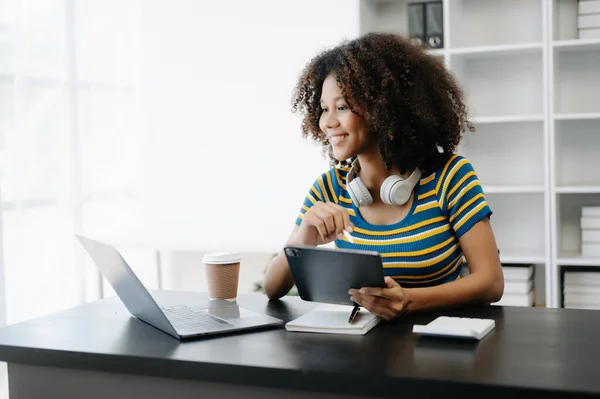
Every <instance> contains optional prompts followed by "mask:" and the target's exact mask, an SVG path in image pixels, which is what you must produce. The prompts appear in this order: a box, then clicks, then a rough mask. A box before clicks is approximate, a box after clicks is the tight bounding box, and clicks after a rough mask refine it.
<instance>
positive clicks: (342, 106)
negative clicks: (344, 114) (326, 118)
mask: <svg viewBox="0 0 600 399" xmlns="http://www.w3.org/2000/svg"><path fill="white" fill-rule="evenodd" d="M346 109H348V107H346V106H345V105H340V106H339V107H338V111H345V110H346Z"/></svg>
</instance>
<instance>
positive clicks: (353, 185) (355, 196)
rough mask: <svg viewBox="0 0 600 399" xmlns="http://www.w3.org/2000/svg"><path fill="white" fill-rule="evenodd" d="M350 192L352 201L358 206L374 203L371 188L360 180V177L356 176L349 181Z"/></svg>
mask: <svg viewBox="0 0 600 399" xmlns="http://www.w3.org/2000/svg"><path fill="white" fill-rule="evenodd" d="M348 193H349V194H350V198H351V199H352V202H353V203H354V205H356V206H357V207H361V206H367V205H371V204H372V203H373V197H371V193H369V190H368V189H367V188H366V187H365V185H364V184H363V182H362V181H361V180H360V177H356V178H354V179H352V180H351V181H350V182H348Z"/></svg>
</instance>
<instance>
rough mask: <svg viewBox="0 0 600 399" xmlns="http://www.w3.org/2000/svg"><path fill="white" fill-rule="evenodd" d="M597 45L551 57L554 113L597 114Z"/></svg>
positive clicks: (599, 107) (599, 53) (599, 60)
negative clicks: (591, 48)
mask: <svg viewBox="0 0 600 399" xmlns="http://www.w3.org/2000/svg"><path fill="white" fill-rule="evenodd" d="M598 65H600V48H598V49H597V51H578V52H569V53H568V54H556V55H555V56H554V82H553V84H554V112H555V113H556V114H568V115H569V114H584V113H592V114H598V113H600V102H599V101H598V93H600V74H599V73H598Z"/></svg>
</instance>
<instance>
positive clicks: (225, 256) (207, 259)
mask: <svg viewBox="0 0 600 399" xmlns="http://www.w3.org/2000/svg"><path fill="white" fill-rule="evenodd" d="M241 260H242V257H241V256H240V254H239V252H209V253H207V254H205V255H204V257H203V258H202V262H204V263H208V264H211V265H225V264H228V263H237V262H241Z"/></svg>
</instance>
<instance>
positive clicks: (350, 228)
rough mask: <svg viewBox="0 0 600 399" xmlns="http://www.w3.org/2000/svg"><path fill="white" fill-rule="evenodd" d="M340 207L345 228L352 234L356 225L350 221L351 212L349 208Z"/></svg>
mask: <svg viewBox="0 0 600 399" xmlns="http://www.w3.org/2000/svg"><path fill="white" fill-rule="evenodd" d="M338 207H340V208H342V217H343V218H344V228H345V229H346V231H347V232H348V233H352V232H353V231H354V225H353V224H352V222H351V221H350V213H349V212H350V210H349V209H347V208H344V207H343V206H339V205H338Z"/></svg>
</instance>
